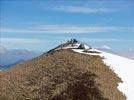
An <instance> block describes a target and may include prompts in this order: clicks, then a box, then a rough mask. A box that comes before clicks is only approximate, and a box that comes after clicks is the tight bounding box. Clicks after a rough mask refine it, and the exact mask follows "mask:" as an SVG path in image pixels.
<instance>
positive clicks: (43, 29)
mask: <svg viewBox="0 0 134 100" xmlns="http://www.w3.org/2000/svg"><path fill="white" fill-rule="evenodd" d="M0 31H1V33H54V34H67V33H96V32H134V27H115V26H88V25H87V26H86V25H82V26H78V25H42V26H38V27H32V28H24V29H12V28H1V29H0Z"/></svg>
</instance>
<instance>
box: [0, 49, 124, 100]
mask: <svg viewBox="0 0 134 100" xmlns="http://www.w3.org/2000/svg"><path fill="white" fill-rule="evenodd" d="M119 82H121V79H120V78H119V77H118V76H117V75H116V74H115V73H114V72H113V71H112V70H111V69H109V68H108V67H107V66H106V65H105V64H104V63H103V61H102V58H101V57H99V56H92V55H84V54H80V53H75V52H74V51H72V50H68V49H67V50H56V51H54V52H50V53H46V54H43V55H41V56H40V57H37V58H35V59H33V60H31V61H28V62H26V63H24V64H18V65H17V66H15V67H13V68H11V69H9V70H7V71H2V72H0V100H125V97H124V96H123V94H122V93H121V92H120V91H118V89H117V86H118V83H119Z"/></svg>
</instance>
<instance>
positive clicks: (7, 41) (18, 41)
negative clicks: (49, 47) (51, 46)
mask: <svg viewBox="0 0 134 100" xmlns="http://www.w3.org/2000/svg"><path fill="white" fill-rule="evenodd" d="M0 42H1V44H3V45H36V44H40V43H45V41H43V40H40V39H26V38H1V39H0Z"/></svg>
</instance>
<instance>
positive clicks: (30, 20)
mask: <svg viewBox="0 0 134 100" xmlns="http://www.w3.org/2000/svg"><path fill="white" fill-rule="evenodd" d="M0 10H1V11H0V13H1V14H0V24H1V25H0V32H1V33H0V35H1V41H0V45H2V46H4V47H7V48H9V49H28V50H34V51H46V50H49V49H50V48H53V47H55V46H56V45H57V44H59V43H61V42H64V41H66V40H68V39H71V38H76V39H78V40H80V41H83V42H86V43H88V44H90V45H91V46H93V47H104V48H106V47H109V48H112V49H114V50H116V51H120V50H134V1H133V0H85V1H83V0H0Z"/></svg>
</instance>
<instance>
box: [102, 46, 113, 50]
mask: <svg viewBox="0 0 134 100" xmlns="http://www.w3.org/2000/svg"><path fill="white" fill-rule="evenodd" d="M101 48H104V49H109V50H110V49H111V48H110V47H109V46H108V45H103V46H102V47H101Z"/></svg>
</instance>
